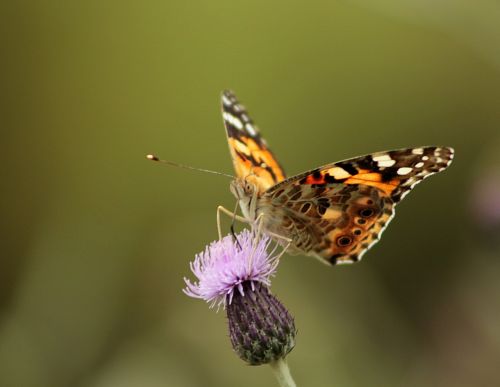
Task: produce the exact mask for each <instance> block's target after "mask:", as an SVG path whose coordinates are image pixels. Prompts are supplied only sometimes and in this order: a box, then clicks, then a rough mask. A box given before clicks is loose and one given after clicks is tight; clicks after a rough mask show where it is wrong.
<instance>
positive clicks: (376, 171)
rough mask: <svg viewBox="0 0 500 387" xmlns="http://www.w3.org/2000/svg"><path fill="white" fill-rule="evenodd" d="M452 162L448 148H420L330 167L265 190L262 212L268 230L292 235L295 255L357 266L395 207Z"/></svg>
mask: <svg viewBox="0 0 500 387" xmlns="http://www.w3.org/2000/svg"><path fill="white" fill-rule="evenodd" d="M452 158H453V150H452V149H450V148H441V147H421V148H410V149H401V150H395V151H389V152H378V153H374V154H371V155H366V156H361V157H356V158H353V159H349V160H345V161H341V162H338V163H333V164H328V165H326V166H323V167H320V168H317V169H314V170H312V171H309V172H306V173H303V174H300V175H297V176H294V177H291V178H289V179H287V180H284V181H283V182H281V183H279V184H277V185H275V186H274V187H272V188H271V189H269V190H268V191H267V192H266V193H265V195H264V196H263V198H262V202H263V203H265V204H266V205H265V207H264V209H263V210H264V211H267V212H269V218H270V219H272V221H271V222H270V226H269V227H270V229H272V231H273V232H276V233H280V232H281V233H282V234H284V235H287V234H290V235H291V236H290V237H291V238H292V239H293V241H294V242H293V244H294V247H295V250H296V251H299V252H302V253H306V254H308V255H314V256H317V257H319V258H322V259H323V260H325V261H326V262H328V263H332V264H335V263H349V262H356V261H358V260H360V259H361V257H362V255H363V254H364V253H365V252H366V251H367V250H368V249H369V248H370V247H371V246H372V245H373V244H374V243H375V242H376V241H377V240H378V239H379V238H380V235H381V233H382V231H383V230H384V229H385V227H386V226H387V224H388V223H389V221H390V220H391V219H392V216H393V215H394V206H395V205H396V204H397V203H398V202H399V201H400V200H401V199H402V198H403V197H404V196H405V195H406V194H407V193H408V192H409V191H410V190H411V189H412V188H413V187H414V186H415V185H416V184H417V183H418V182H420V181H421V180H423V179H424V178H426V177H428V176H430V175H432V174H434V173H436V172H439V171H442V170H443V169H445V168H446V167H447V166H448V165H449V164H450V162H451V160H452ZM280 222H281V223H280ZM280 230H281V231H280Z"/></svg>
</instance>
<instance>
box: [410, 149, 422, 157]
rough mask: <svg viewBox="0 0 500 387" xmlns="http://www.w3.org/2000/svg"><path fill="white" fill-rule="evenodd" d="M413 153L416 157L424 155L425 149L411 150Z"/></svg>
mask: <svg viewBox="0 0 500 387" xmlns="http://www.w3.org/2000/svg"><path fill="white" fill-rule="evenodd" d="M411 153H413V154H414V155H423V154H424V149H423V148H415V149H412V150H411Z"/></svg>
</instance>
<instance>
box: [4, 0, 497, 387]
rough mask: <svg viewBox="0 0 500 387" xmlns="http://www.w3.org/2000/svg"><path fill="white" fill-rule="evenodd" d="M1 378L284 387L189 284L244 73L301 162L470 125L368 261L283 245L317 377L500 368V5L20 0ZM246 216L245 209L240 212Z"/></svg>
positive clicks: (266, 119) (362, 381)
mask: <svg viewBox="0 0 500 387" xmlns="http://www.w3.org/2000/svg"><path fill="white" fill-rule="evenodd" d="M0 10H1V11H0V31H1V33H0V40H1V45H0V47H1V52H2V53H1V61H0V74H1V75H0V77H1V78H0V79H1V85H2V87H1V90H2V91H1V93H0V99H1V111H2V112H1V119H0V120H1V138H2V140H1V149H2V151H1V158H2V161H1V163H0V168H1V180H2V185H1V186H2V188H1V200H0V206H1V209H0V210H1V218H0V219H1V220H0V224H1V241H2V243H1V244H2V248H1V260H0V386H2V387H32V386H33V387H58V386H78V387H114V386H120V387H128V386H130V387H132V386H143V387H157V386H158V387H160V386H161V387H165V386H180V387H183V386H255V385H265V386H272V385H275V380H274V378H273V376H272V373H271V371H270V369H269V368H268V367H250V366H246V365H245V364H244V363H243V362H241V361H240V360H239V359H238V358H237V356H235V355H234V353H233V352H232V349H231V346H230V343H229V340H228V334H227V330H226V317H225V314H224V313H223V312H219V313H215V311H213V310H209V309H208V308H207V306H206V305H205V304H204V303H203V302H201V301H199V300H194V299H190V298H188V297H186V296H185V295H184V294H182V292H181V289H182V287H183V285H184V283H183V277H184V276H189V275H190V273H189V266H188V262H189V261H190V260H191V259H192V258H193V257H194V255H195V253H197V252H199V251H200V250H202V249H203V248H204V246H205V244H206V243H208V242H210V241H211V240H213V239H215V238H216V235H217V232H216V223H215V209H216V206H217V205H219V204H223V205H225V206H227V207H232V206H233V205H234V199H233V198H232V196H231V194H230V193H229V190H228V183H229V181H228V179H226V178H224V177H217V176H212V175H205V174H201V173H196V172H190V171H186V170H181V169H174V168H165V167H161V166H159V165H157V164H156V165H155V164H153V163H151V162H148V161H147V160H146V159H145V157H144V156H145V155H146V154H147V153H152V152H153V153H157V154H158V155H160V156H162V157H163V158H166V159H169V160H174V161H177V162H182V163H186V164H190V165H194V166H199V167H203V168H210V169H214V170H218V171H223V172H227V173H232V167H231V162H230V158H229V153H228V149H227V144H226V140H225V134H224V129H223V126H222V122H221V117H220V111H219V98H220V97H219V96H220V94H219V93H220V91H221V90H222V89H224V88H231V89H234V90H235V91H236V92H237V94H238V96H239V97H240V99H241V100H242V101H243V102H244V103H245V105H246V106H247V107H248V108H249V110H250V113H251V114H252V115H253V117H254V118H255V120H256V122H257V124H258V125H259V126H260V127H261V130H262V132H263V134H264V135H265V136H266V138H267V140H268V142H269V143H270V144H271V147H272V149H273V150H274V152H275V153H276V154H277V155H278V156H279V158H280V160H281V162H282V164H284V166H285V168H286V171H287V172H288V173H289V174H295V173H298V172H301V171H303V170H306V169H309V168H312V167H315V166H317V165H321V164H325V163H327V162H331V161H335V160H341V159H343V158H348V157H352V156H355V155H358V154H364V153H370V152H373V151H379V150H386V149H391V148H400V147H407V146H418V145H430V144H438V145H449V146H453V147H455V148H456V158H455V161H454V163H453V165H452V166H451V167H450V169H449V170H448V171H446V172H445V173H443V174H440V175H439V176H436V177H433V178H431V179H429V180H426V181H425V183H424V184H421V185H420V186H418V187H417V188H416V189H415V191H414V192H413V193H412V194H411V195H410V196H409V197H408V198H407V199H406V200H405V201H404V202H403V203H402V204H401V205H399V207H398V216H397V217H396V218H395V219H394V220H393V222H392V224H391V225H390V227H389V228H388V230H387V231H386V233H385V235H384V238H383V239H382V241H381V242H380V243H379V244H378V245H377V246H375V247H374V248H373V249H372V251H370V252H369V253H368V254H367V255H366V256H365V259H364V260H363V262H362V263H359V264H356V265H351V266H347V267H346V266H343V267H336V268H328V267H325V266H323V265H321V264H319V263H318V262H317V261H315V260H312V259H308V258H305V257H300V256H293V257H286V258H285V259H284V260H283V262H282V263H281V266H280V269H279V272H278V276H277V277H276V278H275V280H274V283H273V291H274V293H276V294H277V295H278V296H279V297H280V299H281V300H282V301H283V302H284V304H285V305H286V306H287V307H288V308H289V309H290V311H291V312H292V313H293V314H294V316H295V319H296V324H297V327H298V329H299V334H298V339H297V346H296V348H295V349H294V350H293V352H292V353H291V354H290V356H289V357H288V361H289V364H290V367H291V369H292V373H293V374H294V376H295V378H296V381H297V383H298V384H299V385H301V386H410V387H412V386H415V387H417V386H454V387H457V386H458V387H461V386H498V385H500V374H499V372H498V364H499V359H500V308H499V304H500V283H499V278H500V110H499V106H500V50H499V47H500V4H499V3H498V2H494V1H491V0H474V1H465V0H457V1H453V2H449V1H429V0H405V1H401V0H379V1H377V2H372V1H367V0H343V1H311V2H308V3H303V2H299V1H275V2H269V1H262V0H257V1H241V2H235V1H226V0H224V1H211V2H208V1H193V2H183V1H145V2H122V1H67V2H62V1H61V2H59V1H54V0H48V1H43V2H37V1H19V2H13V1H6V2H3V3H2V4H1V5H0ZM225 229H226V230H228V224H227V223H226V224H225Z"/></svg>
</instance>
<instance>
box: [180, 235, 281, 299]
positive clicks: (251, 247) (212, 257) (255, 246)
mask: <svg viewBox="0 0 500 387" xmlns="http://www.w3.org/2000/svg"><path fill="white" fill-rule="evenodd" d="M237 238H238V243H236V241H235V240H234V239H233V237H232V236H231V235H228V236H226V237H224V238H222V239H221V240H219V241H215V242H212V243H211V244H210V245H209V246H207V248H206V249H205V251H204V252H201V253H199V254H197V255H196V257H195V259H194V261H193V262H191V263H190V267H191V271H192V272H193V273H194V275H195V276H196V277H197V279H198V282H194V283H192V282H191V281H190V280H189V279H187V278H184V281H185V282H186V288H185V289H183V292H184V293H185V294H187V295H188V296H190V297H194V298H201V299H203V300H205V301H207V302H208V303H210V307H211V308H212V307H214V306H215V305H217V307H220V306H221V305H222V306H223V307H224V308H225V307H226V305H227V304H231V302H232V300H233V297H234V295H235V291H236V290H237V291H238V292H239V294H241V295H242V296H243V295H244V287H243V283H246V282H248V283H249V284H250V288H251V290H254V289H255V283H262V284H264V285H265V286H270V285H271V277H272V276H274V274H275V272H276V268H277V266H278V262H279V260H278V258H279V257H278V256H277V255H274V252H275V250H276V249H274V250H273V251H271V253H268V252H267V248H268V247H269V245H270V244H271V239H270V238H269V237H268V236H266V235H261V237H260V238H256V236H255V233H254V232H252V231H249V230H247V229H245V230H243V231H242V232H241V233H240V234H238V235H237Z"/></svg>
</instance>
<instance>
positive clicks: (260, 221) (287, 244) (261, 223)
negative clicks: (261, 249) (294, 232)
mask: <svg viewBox="0 0 500 387" xmlns="http://www.w3.org/2000/svg"><path fill="white" fill-rule="evenodd" d="M264 216H265V215H264V214H263V213H260V214H259V215H258V216H257V219H256V220H255V223H256V224H257V234H256V235H257V236H256V238H257V240H259V238H260V237H261V235H262V233H263V228H264ZM266 234H267V235H269V236H270V237H272V238H274V239H279V240H282V241H284V242H285V244H284V245H283V249H282V250H281V252H280V253H279V255H278V256H277V257H276V261H279V260H280V258H281V257H282V256H283V254H285V252H286V251H287V250H288V248H289V247H290V244H291V243H292V239H290V238H287V237H284V236H282V235H279V234H276V233H274V232H270V231H266ZM278 245H279V244H278V243H276V246H275V247H274V249H273V250H272V252H271V254H270V255H273V254H274V252H275V251H276V249H277V247H278Z"/></svg>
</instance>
